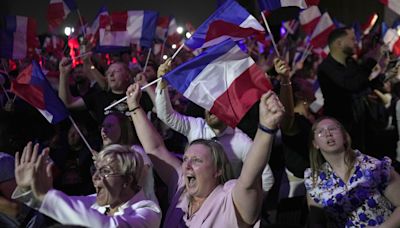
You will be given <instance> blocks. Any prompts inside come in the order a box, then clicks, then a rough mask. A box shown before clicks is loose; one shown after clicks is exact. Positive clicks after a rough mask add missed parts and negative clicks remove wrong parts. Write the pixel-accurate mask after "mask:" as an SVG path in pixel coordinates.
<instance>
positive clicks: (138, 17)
mask: <svg viewBox="0 0 400 228" xmlns="http://www.w3.org/2000/svg"><path fill="white" fill-rule="evenodd" d="M157 17H158V13H157V12H154V11H124V12H114V13H111V15H110V16H106V15H101V16H100V30H99V51H108V50H118V49H119V50H122V49H124V48H127V47H130V44H131V43H134V44H138V45H140V46H142V47H147V48H150V47H151V46H152V44H153V39H154V34H155V31H156V23H157Z"/></svg>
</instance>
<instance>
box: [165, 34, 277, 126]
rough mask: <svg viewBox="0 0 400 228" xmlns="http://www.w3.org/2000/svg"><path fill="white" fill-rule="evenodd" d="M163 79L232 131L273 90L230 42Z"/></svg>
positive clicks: (252, 64) (260, 72) (211, 49)
mask: <svg viewBox="0 0 400 228" xmlns="http://www.w3.org/2000/svg"><path fill="white" fill-rule="evenodd" d="M163 78H164V79H165V80H167V81H168V83H169V84H170V85H171V86H172V87H174V88H175V89H176V90H178V91H179V92H180V93H181V94H182V95H183V96H185V97H186V98H188V99H189V100H191V101H193V102H194V103H196V104H197V105H199V106H201V107H203V108H205V109H206V110H209V111H210V112H211V113H213V114H215V115H216V116H218V118H220V119H221V120H222V121H224V122H225V123H226V124H228V125H229V126H231V127H235V126H236V125H237V124H238V123H239V122H240V120H241V119H242V117H243V116H244V115H245V114H246V112H247V111H248V110H249V109H250V108H251V106H252V105H253V104H254V103H255V102H256V101H257V100H258V99H259V98H260V97H261V95H262V94H263V93H265V92H266V91H268V90H270V89H271V88H272V86H271V83H270V82H269V80H268V79H267V77H266V75H265V73H264V71H263V70H262V69H260V68H259V67H258V66H257V65H256V64H255V62H254V60H253V59H252V58H250V57H249V56H248V54H246V53H244V52H243V51H242V50H241V49H240V47H239V46H237V45H236V43H235V42H234V41H232V40H231V39H228V40H225V41H224V42H222V43H220V44H218V45H216V46H214V47H211V48H209V49H207V50H205V51H204V52H203V53H201V54H200V55H198V56H196V57H195V58H193V59H192V60H189V61H188V62H186V63H184V64H182V65H179V66H178V67H177V68H175V69H174V70H172V71H171V72H169V73H168V74H166V75H165V76H164V77H163Z"/></svg>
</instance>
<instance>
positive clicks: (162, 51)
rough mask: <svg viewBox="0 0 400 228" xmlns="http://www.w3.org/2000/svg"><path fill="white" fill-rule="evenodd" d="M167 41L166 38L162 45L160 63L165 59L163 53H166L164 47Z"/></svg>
mask: <svg viewBox="0 0 400 228" xmlns="http://www.w3.org/2000/svg"><path fill="white" fill-rule="evenodd" d="M166 42H167V38H165V39H164V41H163V43H162V46H161V54H160V63H161V61H162V60H163V55H164V49H165V43H166Z"/></svg>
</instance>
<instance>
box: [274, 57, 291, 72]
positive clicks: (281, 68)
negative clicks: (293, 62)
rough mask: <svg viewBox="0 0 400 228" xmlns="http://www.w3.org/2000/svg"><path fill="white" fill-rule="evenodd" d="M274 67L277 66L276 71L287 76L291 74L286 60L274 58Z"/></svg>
mask: <svg viewBox="0 0 400 228" xmlns="http://www.w3.org/2000/svg"><path fill="white" fill-rule="evenodd" d="M274 67H275V71H276V72H277V73H278V74H280V75H283V76H286V77H289V76H290V67H289V65H288V64H287V63H286V62H285V61H284V60H282V59H279V58H275V59H274Z"/></svg>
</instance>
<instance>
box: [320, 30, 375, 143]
mask: <svg viewBox="0 0 400 228" xmlns="http://www.w3.org/2000/svg"><path fill="white" fill-rule="evenodd" d="M328 43H329V48H330V54H329V56H328V57H327V58H326V59H324V61H323V62H322V63H321V64H320V65H319V67H318V80H319V84H320V87H321V91H322V94H323V96H324V114H325V115H328V116H332V117H334V118H336V119H338V120H339V121H340V122H341V123H343V125H344V126H345V128H346V129H347V130H348V131H349V132H350V135H351V137H352V140H353V146H354V147H355V148H358V149H360V150H363V149H364V148H365V145H364V144H365V143H364V135H365V120H366V111H367V110H366V103H365V102H367V100H366V99H367V95H368V94H369V93H370V92H371V90H370V86H369V85H370V81H369V79H368V78H369V76H370V74H371V71H372V69H373V67H374V66H375V65H376V63H377V60H379V59H380V57H381V56H382V52H381V48H380V46H377V47H373V49H372V50H371V51H370V52H369V53H367V54H366V56H365V57H366V58H365V59H364V61H363V62H362V63H358V62H356V60H355V59H354V58H353V55H354V53H355V51H356V37H355V34H354V31H353V29H352V28H349V27H344V28H338V29H335V30H334V31H332V32H331V34H330V35H329V38H328ZM371 48H372V47H371Z"/></svg>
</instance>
